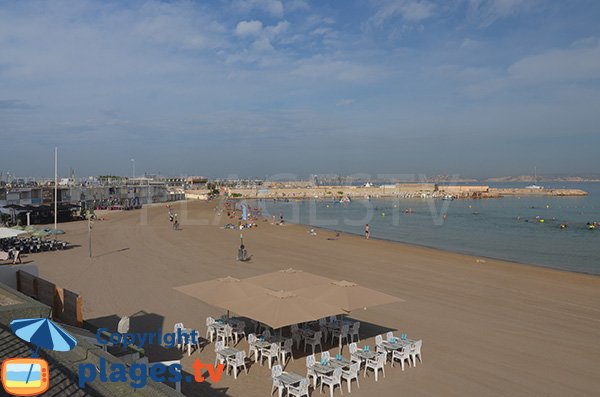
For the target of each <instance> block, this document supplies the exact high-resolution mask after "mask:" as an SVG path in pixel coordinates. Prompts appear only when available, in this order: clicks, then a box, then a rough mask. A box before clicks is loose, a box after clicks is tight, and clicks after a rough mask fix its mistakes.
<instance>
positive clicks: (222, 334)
mask: <svg viewBox="0 0 600 397" xmlns="http://www.w3.org/2000/svg"><path fill="white" fill-rule="evenodd" d="M230 339H233V328H232V327H231V325H229V324H225V326H224V327H223V328H222V329H218V330H217V340H223V341H224V342H225V345H227V343H228V342H229V340H230Z"/></svg>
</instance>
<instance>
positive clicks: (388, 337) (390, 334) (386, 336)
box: [385, 331, 394, 342]
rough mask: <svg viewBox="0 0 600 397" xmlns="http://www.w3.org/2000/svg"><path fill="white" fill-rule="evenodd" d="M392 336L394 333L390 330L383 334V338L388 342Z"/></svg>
mask: <svg viewBox="0 0 600 397" xmlns="http://www.w3.org/2000/svg"><path fill="white" fill-rule="evenodd" d="M393 338H394V333H393V332H392V331H390V332H388V333H387V334H385V339H386V340H387V341H388V342H389V341H391V340H392V339H393Z"/></svg>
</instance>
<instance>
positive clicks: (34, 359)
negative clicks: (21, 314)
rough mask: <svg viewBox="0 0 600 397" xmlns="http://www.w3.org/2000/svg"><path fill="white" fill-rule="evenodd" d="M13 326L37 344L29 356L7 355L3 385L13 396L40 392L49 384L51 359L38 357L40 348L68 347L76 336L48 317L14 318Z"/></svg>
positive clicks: (28, 340)
mask: <svg viewBox="0 0 600 397" xmlns="http://www.w3.org/2000/svg"><path fill="white" fill-rule="evenodd" d="M10 329H11V330H12V331H13V332H14V333H15V335H17V336H18V337H19V338H21V339H23V340H24V341H26V342H29V343H32V344H33V345H35V351H34V352H33V353H32V355H31V357H29V358H8V359H6V360H4V361H3V362H2V374H1V376H2V387H3V388H4V391H5V392H6V393H8V394H12V395H13V396H37V395H40V394H42V393H44V392H45V391H46V390H48V388H49V387H50V371H49V368H48V362H47V361H46V360H43V359H41V358H38V351H39V349H40V348H44V349H46V350H54V351H69V350H71V349H72V348H74V347H75V346H76V345H77V340H76V339H75V338H73V337H72V336H71V335H69V334H68V333H67V332H66V331H65V330H63V329H62V328H60V327H59V326H58V325H56V324H54V323H53V322H52V321H51V320H49V319H47V318H23V319H17V320H13V321H11V323H10Z"/></svg>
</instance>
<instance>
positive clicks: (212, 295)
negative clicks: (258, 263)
mask: <svg viewBox="0 0 600 397" xmlns="http://www.w3.org/2000/svg"><path fill="white" fill-rule="evenodd" d="M175 289H176V290H177V291H179V292H183V293H184V294H186V295H189V296H192V297H194V298H196V299H199V300H201V301H204V302H206V303H208V304H210V305H213V306H216V307H220V308H222V309H229V308H228V307H227V306H223V302H224V301H226V300H227V301H230V300H243V301H245V300H249V299H252V297H254V296H257V295H264V294H265V292H267V291H268V290H267V289H266V288H262V287H260V286H258V285H255V284H250V283H248V282H246V281H244V280H240V279H237V278H234V277H224V278H217V279H215V280H209V281H202V282H199V283H194V284H188V285H184V286H181V287H175Z"/></svg>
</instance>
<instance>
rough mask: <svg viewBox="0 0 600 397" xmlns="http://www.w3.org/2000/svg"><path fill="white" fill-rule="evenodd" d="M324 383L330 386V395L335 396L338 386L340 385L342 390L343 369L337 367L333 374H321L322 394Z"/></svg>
mask: <svg viewBox="0 0 600 397" xmlns="http://www.w3.org/2000/svg"><path fill="white" fill-rule="evenodd" d="M323 385H327V386H329V396H330V397H333V391H334V390H335V387H336V386H339V387H340V392H341V393H342V394H344V393H343V392H342V369H341V368H336V369H334V370H333V374H331V376H327V375H322V376H321V394H322V393H323Z"/></svg>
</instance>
